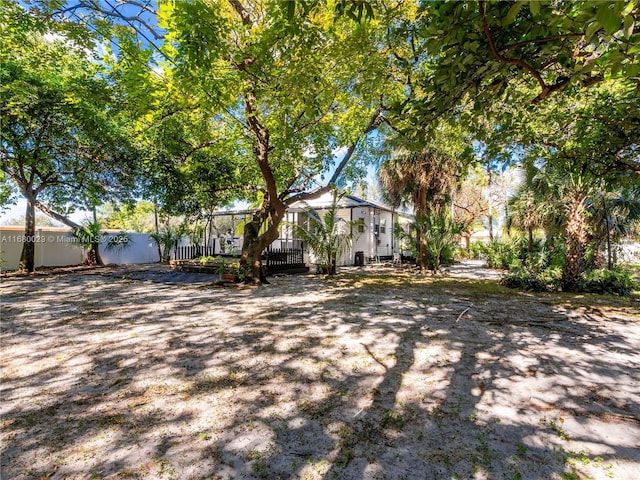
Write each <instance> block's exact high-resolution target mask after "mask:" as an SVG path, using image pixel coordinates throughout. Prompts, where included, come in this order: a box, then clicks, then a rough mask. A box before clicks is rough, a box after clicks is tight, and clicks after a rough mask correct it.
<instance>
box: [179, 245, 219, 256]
mask: <svg viewBox="0 0 640 480" xmlns="http://www.w3.org/2000/svg"><path fill="white" fill-rule="evenodd" d="M215 256H216V253H215V244H213V245H184V246H181V247H179V246H178V245H176V246H174V247H173V255H172V257H173V259H174V260H191V259H193V258H198V257H215Z"/></svg>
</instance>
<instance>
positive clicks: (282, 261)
mask: <svg viewBox="0 0 640 480" xmlns="http://www.w3.org/2000/svg"><path fill="white" fill-rule="evenodd" d="M262 261H263V263H264V265H265V267H266V269H267V275H273V274H274V273H300V272H308V271H309V267H307V266H305V264H304V250H303V249H302V248H270V247H269V248H267V249H266V250H265V251H264V253H263V255H262Z"/></svg>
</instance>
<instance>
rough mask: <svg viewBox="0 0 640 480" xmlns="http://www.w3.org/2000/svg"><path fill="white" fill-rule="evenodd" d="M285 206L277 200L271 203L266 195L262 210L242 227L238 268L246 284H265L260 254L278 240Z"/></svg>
mask: <svg viewBox="0 0 640 480" xmlns="http://www.w3.org/2000/svg"><path fill="white" fill-rule="evenodd" d="M285 212H286V205H285V204H284V203H282V202H281V201H279V200H276V201H275V202H272V201H271V200H270V199H269V196H268V195H265V198H264V200H263V203H262V208H261V209H260V210H259V211H257V212H256V213H254V215H253V218H252V219H251V221H250V222H248V223H247V224H246V225H245V227H244V238H243V241H242V253H241V255H240V268H241V269H242V270H243V271H244V272H245V274H246V277H245V281H246V282H247V283H254V284H259V283H266V280H267V279H266V276H265V272H264V271H263V268H262V252H264V250H265V249H266V248H267V247H268V246H269V245H271V243H272V242H273V241H274V240H276V239H277V238H278V234H279V231H280V230H279V228H280V223H281V222H282V219H283V218H284V214H285Z"/></svg>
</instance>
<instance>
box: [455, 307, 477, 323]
mask: <svg viewBox="0 0 640 480" xmlns="http://www.w3.org/2000/svg"><path fill="white" fill-rule="evenodd" d="M471 307H473V303H472V304H471V305H469V306H468V307H467V308H465V309H464V310H463V311H462V313H461V314H460V315H458V318H456V322H457V321H458V320H460V319H461V318H462V316H463V315H464V314H465V313H467V312H468V311H469V310H471Z"/></svg>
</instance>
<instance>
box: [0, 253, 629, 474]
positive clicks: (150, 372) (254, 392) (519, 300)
mask: <svg viewBox="0 0 640 480" xmlns="http://www.w3.org/2000/svg"><path fill="white" fill-rule="evenodd" d="M461 270H464V268H462V269H459V268H458V269H457V270H456V269H454V270H452V271H451V272H450V276H438V277H430V276H425V277H415V276H412V275H410V274H408V273H406V272H400V271H399V270H397V269H393V268H388V267H387V268H386V269H385V268H383V269H378V270H373V269H365V270H362V271H358V270H357V269H352V270H348V271H345V272H343V273H340V274H339V275H337V276H336V277H335V278H323V277H320V276H314V275H301V276H291V277H279V278H273V279H271V284H270V285H267V286H264V287H260V288H236V287H233V288H222V287H220V286H216V285H213V284H212V278H211V277H208V276H206V275H194V274H178V273H175V272H170V271H168V270H167V269H166V268H165V267H162V266H137V267H107V268H101V269H96V270H84V271H67V272H56V271H52V272H48V273H47V274H46V275H34V276H29V277H5V278H2V280H1V282H2V284H1V290H2V323H1V338H0V340H1V352H2V353H1V355H2V362H1V366H2V371H1V373H2V378H1V385H0V389H1V390H0V395H1V400H2V402H1V406H0V414H1V423H0V435H1V437H0V439H1V441H2V448H3V452H2V459H1V462H2V472H1V476H2V479H43V478H45V479H63V478H67V479H94V478H95V479H103V478H106V479H127V478H138V479H180V480H182V479H226V478H229V479H236V478H237V479H240V478H246V479H260V478H263V479H293V478H301V479H471V478H473V479H513V480H517V479H565V480H572V479H582V478H590V479H608V478H613V479H621V480H624V479H629V480H635V479H637V478H638V472H640V355H639V353H638V352H639V347H640V328H639V327H640V313H639V312H640V303H639V301H638V299H622V298H615V297H599V296H576V295H567V294H529V293H521V292H516V291H512V290H507V289H503V288H501V287H499V286H497V285H496V281H495V280H493V279H483V280H472V279H467V278H464V277H465V276H469V275H468V274H465V272H463V274H461V273H460V271H461ZM467 273H468V272H467ZM492 275H493V274H491V272H489V274H488V275H485V276H489V277H491V276H492ZM472 276H473V275H472Z"/></svg>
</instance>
